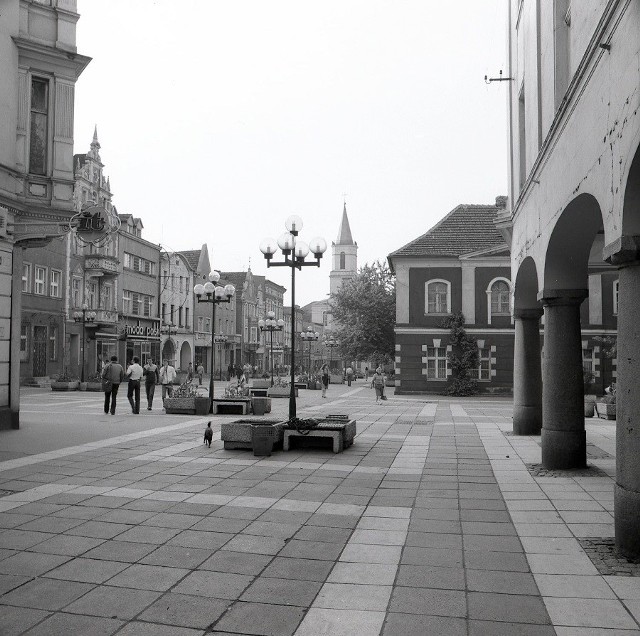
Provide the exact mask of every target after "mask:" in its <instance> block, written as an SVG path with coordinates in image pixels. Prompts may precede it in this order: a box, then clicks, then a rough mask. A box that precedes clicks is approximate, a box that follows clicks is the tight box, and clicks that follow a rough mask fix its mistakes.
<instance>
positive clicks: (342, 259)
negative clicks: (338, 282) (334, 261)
mask: <svg viewBox="0 0 640 636" xmlns="http://www.w3.org/2000/svg"><path fill="white" fill-rule="evenodd" d="M346 261H347V257H346V255H345V253H344V252H340V269H346Z"/></svg>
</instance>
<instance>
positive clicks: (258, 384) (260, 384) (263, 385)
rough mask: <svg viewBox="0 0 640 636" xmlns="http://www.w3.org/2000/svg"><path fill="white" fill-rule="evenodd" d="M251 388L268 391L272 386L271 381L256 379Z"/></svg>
mask: <svg viewBox="0 0 640 636" xmlns="http://www.w3.org/2000/svg"><path fill="white" fill-rule="evenodd" d="M251 386H252V387H253V388H254V389H268V388H269V387H270V386H271V380H270V379H269V378H259V379H258V378H255V379H254V380H252V381H251Z"/></svg>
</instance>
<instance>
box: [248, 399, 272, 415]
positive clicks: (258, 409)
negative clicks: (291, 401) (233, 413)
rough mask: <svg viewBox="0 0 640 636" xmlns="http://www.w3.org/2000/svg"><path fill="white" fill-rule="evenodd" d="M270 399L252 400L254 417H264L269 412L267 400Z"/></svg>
mask: <svg viewBox="0 0 640 636" xmlns="http://www.w3.org/2000/svg"><path fill="white" fill-rule="evenodd" d="M268 399H269V398H266V397H260V396H256V397H253V398H251V409H252V410H253V414H254V415H264V414H265V413H266V412H267V400H268Z"/></svg>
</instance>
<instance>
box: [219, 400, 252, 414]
mask: <svg viewBox="0 0 640 636" xmlns="http://www.w3.org/2000/svg"><path fill="white" fill-rule="evenodd" d="M250 404H251V398H248V397H247V398H243V397H236V398H214V399H213V414H214V415H247V413H249V406H250Z"/></svg>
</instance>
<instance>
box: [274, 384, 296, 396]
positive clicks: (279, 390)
mask: <svg viewBox="0 0 640 636" xmlns="http://www.w3.org/2000/svg"><path fill="white" fill-rule="evenodd" d="M290 393H291V389H290V388H289V387H288V386H286V387H281V386H274V387H271V388H270V389H269V390H268V391H267V395H268V396H269V397H273V398H288V397H289V394H290ZM296 397H298V389H296Z"/></svg>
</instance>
